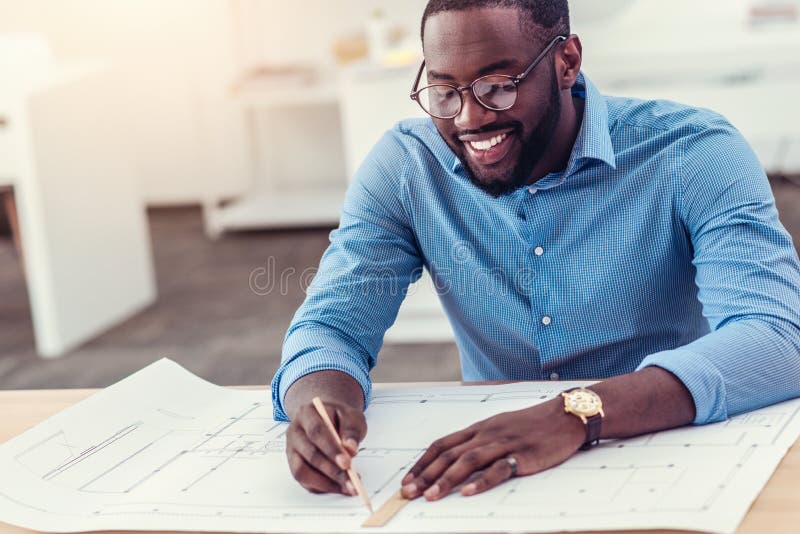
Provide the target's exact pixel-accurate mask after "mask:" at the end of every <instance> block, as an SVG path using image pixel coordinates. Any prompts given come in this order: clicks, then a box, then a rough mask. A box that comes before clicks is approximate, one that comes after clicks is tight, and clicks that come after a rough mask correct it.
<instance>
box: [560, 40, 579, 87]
mask: <svg viewBox="0 0 800 534" xmlns="http://www.w3.org/2000/svg"><path fill="white" fill-rule="evenodd" d="M582 56H583V45H582V44H581V39H580V37H578V36H577V35H575V34H574V33H573V34H572V35H570V36H569V37H568V38H567V40H566V41H564V43H563V44H562V45H561V46H560V47H559V50H558V51H557V52H556V57H555V68H556V77H557V78H558V88H559V89H561V90H562V91H564V90H567V89H570V88H572V86H573V85H574V84H575V80H576V79H577V78H578V74H579V73H580V71H581V57H582Z"/></svg>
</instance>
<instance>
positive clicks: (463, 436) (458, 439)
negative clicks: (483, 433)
mask: <svg viewBox="0 0 800 534" xmlns="http://www.w3.org/2000/svg"><path fill="white" fill-rule="evenodd" d="M473 436H474V433H473V432H472V431H471V430H470V429H465V430H460V431H458V432H454V433H453V434H449V435H447V436H444V437H443V438H439V439H437V440H436V441H434V442H433V443H431V444H430V446H429V447H428V449H427V450H426V451H425V452H424V453H423V454H422V456H421V457H420V459H419V460H417V461H416V463H415V464H414V465H413V467H411V469H409V470H408V473H407V474H406V476H404V477H403V480H402V482H401V484H403V485H404V486H405V485H409V484H411V483H412V481H413V480H414V479H415V478H417V477H418V476H419V475H420V473H422V472H423V471H424V470H425V468H426V467H428V465H430V464H431V463H432V462H433V461H434V460H436V458H438V457H439V456H441V455H442V454H443V453H444V452H445V451H447V450H449V449H451V448H453V447H456V446H457V445H460V444H462V443H464V442H466V441H469V440H470V439H472V437H473Z"/></svg>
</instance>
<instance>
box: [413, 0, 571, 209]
mask: <svg viewBox="0 0 800 534" xmlns="http://www.w3.org/2000/svg"><path fill="white" fill-rule="evenodd" d="M519 16H524V15H520V14H519V13H518V11H517V10H515V9H511V8H481V9H470V10H464V11H445V12H442V13H438V14H436V15H433V16H431V17H429V18H428V20H427V21H426V22H425V34H424V40H423V48H424V52H425V64H426V67H427V72H428V80H427V83H447V84H452V85H458V86H463V85H467V84H469V83H471V82H472V81H473V80H475V79H476V78H478V77H480V76H484V75H487V74H508V75H512V76H516V75H518V74H520V73H521V72H523V71H524V70H525V69H526V68H527V67H528V65H530V63H531V61H533V59H534V58H535V57H536V56H537V55H539V53H540V52H541V51H542V50H543V49H544V47H545V46H546V45H547V43H548V42H549V40H550V39H551V38H552V37H553V36H552V35H549V34H548V35H541V36H534V35H524V34H523V32H522V30H521V28H520V25H519V22H518V17H519ZM554 53H555V52H553V51H551V52H550V54H549V55H548V57H545V58H544V59H543V60H542V62H541V63H540V64H539V65H537V66H536V67H535V68H534V70H533V71H532V72H531V73H530V74H529V75H528V77H527V78H526V79H525V80H524V81H523V82H522V83H521V84H520V85H519V87H518V94H517V100H516V103H515V104H514V106H512V107H511V109H508V110H505V111H492V110H489V109H486V108H484V107H483V106H481V105H480V104H478V102H477V101H476V100H475V98H474V96H473V95H472V92H470V91H467V92H465V93H464V94H463V105H462V108H461V112H460V113H459V115H458V116H456V117H455V118H453V119H433V121H434V123H435V124H436V128H437V129H438V131H439V133H440V134H441V136H442V138H444V140H445V142H446V143H447V144H448V145H449V146H450V148H451V149H452V150H453V152H454V153H455V154H456V156H457V157H458V158H459V159H460V160H461V163H462V164H463V165H464V168H465V169H466V170H467V172H468V174H469V177H470V180H471V181H472V183H473V184H475V185H476V186H478V187H479V188H481V189H482V190H484V191H486V192H487V193H489V194H491V195H493V196H501V195H505V194H508V193H511V192H513V191H515V190H517V189H518V188H519V187H521V186H523V185H526V184H527V183H530V181H531V179H532V177H531V171H532V170H533V168H534V167H535V166H536V164H537V163H538V162H539V161H540V160H541V158H542V155H543V154H544V153H545V152H546V150H547V149H548V147H549V144H550V140H551V138H552V134H553V132H554V131H555V129H556V126H557V124H558V121H559V118H560V115H561V106H560V99H559V89H558V84H557V81H556V77H555V73H554V70H553V60H552V55H553V54H554ZM425 83H426V81H425V79H423V80H422V81H421V82H420V85H425Z"/></svg>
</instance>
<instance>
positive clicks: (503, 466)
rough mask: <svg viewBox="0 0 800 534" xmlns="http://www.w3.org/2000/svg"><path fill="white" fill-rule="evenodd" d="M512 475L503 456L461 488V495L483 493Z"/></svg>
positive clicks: (509, 466)
mask: <svg viewBox="0 0 800 534" xmlns="http://www.w3.org/2000/svg"><path fill="white" fill-rule="evenodd" d="M515 458H516V456H515ZM517 461H519V460H517ZM512 473H513V470H512V468H511V464H509V463H508V461H507V460H506V459H505V456H504V457H503V458H500V459H498V460H495V462H494V463H493V464H492V465H491V466H489V468H488V469H487V470H486V471H484V472H483V473H481V474H479V475H478V476H476V477H475V479H473V480H472V481H471V482H469V483H468V484H466V485H464V487H462V488H461V494H462V495H476V494H478V493H483V492H484V491H486V490H490V489H492V488H493V487H495V486H497V485H498V484H501V483H503V482H505V481H506V480H508V479H510V478H511V475H512Z"/></svg>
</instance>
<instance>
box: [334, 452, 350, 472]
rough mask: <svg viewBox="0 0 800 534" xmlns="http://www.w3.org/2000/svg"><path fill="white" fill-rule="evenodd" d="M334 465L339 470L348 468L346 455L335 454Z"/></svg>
mask: <svg viewBox="0 0 800 534" xmlns="http://www.w3.org/2000/svg"><path fill="white" fill-rule="evenodd" d="M336 465H338V466H339V468H340V469H347V468H348V467H350V458H349V457H348V456H347V455H346V454H337V455H336Z"/></svg>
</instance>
